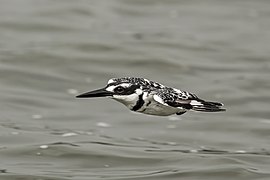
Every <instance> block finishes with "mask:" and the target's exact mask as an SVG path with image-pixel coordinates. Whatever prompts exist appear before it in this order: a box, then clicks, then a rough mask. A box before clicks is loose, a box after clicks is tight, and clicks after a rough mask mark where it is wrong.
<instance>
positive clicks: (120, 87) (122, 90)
mask: <svg viewBox="0 0 270 180" xmlns="http://www.w3.org/2000/svg"><path fill="white" fill-rule="evenodd" d="M114 91H115V92H117V93H122V92H124V91H125V88H123V87H122V86H118V87H116V88H115V89H114Z"/></svg>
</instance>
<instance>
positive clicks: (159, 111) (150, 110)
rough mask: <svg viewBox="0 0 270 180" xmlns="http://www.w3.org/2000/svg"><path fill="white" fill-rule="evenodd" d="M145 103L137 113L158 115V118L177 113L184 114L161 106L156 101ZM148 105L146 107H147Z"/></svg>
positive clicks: (180, 110)
mask: <svg viewBox="0 0 270 180" xmlns="http://www.w3.org/2000/svg"><path fill="white" fill-rule="evenodd" d="M148 103H149V101H148V102H146V103H145V105H144V106H143V107H141V108H140V109H139V110H138V111H137V112H140V113H144V114H151V115H158V116H168V115H172V114H175V113H177V112H184V111H185V110H183V109H179V108H175V107H171V106H166V105H163V104H160V103H158V102H156V101H151V103H149V104H148ZM147 104H148V106H147Z"/></svg>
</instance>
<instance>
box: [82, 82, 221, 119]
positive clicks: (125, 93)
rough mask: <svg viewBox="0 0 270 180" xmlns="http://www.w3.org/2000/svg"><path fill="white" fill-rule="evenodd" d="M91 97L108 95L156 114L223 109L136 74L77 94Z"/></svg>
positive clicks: (132, 106)
mask: <svg viewBox="0 0 270 180" xmlns="http://www.w3.org/2000/svg"><path fill="white" fill-rule="evenodd" d="M91 97H111V98H112V99H115V100H116V101H119V102H121V103H122V104H124V105H125V106H127V107H128V108H129V109H130V110H132V111H136V112H140V113H144V114H151V115H157V116H168V115H172V114H177V115H181V114H184V113H185V112H187V111H188V110H194V111H202V112H218V111H225V109H223V108H222V106H223V104H222V103H219V102H211V101H205V100H202V99H200V98H198V97H197V96H196V95H195V94H192V93H189V92H187V91H182V90H179V89H176V88H171V87H167V86H164V85H162V84H160V83H157V82H154V81H150V80H148V79H144V78H137V77H123V78H113V79H110V80H109V81H108V84H107V85H106V87H104V88H101V89H98V90H94V91H90V92H87V93H84V94H81V95H78V96H77V98H91Z"/></svg>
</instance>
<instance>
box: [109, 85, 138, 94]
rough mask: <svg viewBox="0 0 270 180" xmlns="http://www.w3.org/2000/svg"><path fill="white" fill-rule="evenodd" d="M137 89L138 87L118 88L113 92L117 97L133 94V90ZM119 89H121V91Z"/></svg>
mask: <svg viewBox="0 0 270 180" xmlns="http://www.w3.org/2000/svg"><path fill="white" fill-rule="evenodd" d="M139 87H140V86H139V85H131V86H130V87H122V86H118V87H116V88H115V89H114V91H115V93H116V94H119V95H130V94H133V93H134V92H135V90H136V89H138V88H139ZM121 88H123V90H122V89H121ZM120 90H121V91H120Z"/></svg>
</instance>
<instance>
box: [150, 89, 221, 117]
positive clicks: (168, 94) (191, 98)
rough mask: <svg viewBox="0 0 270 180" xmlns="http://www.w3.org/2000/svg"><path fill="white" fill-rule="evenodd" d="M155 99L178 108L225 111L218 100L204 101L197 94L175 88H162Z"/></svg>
mask: <svg viewBox="0 0 270 180" xmlns="http://www.w3.org/2000/svg"><path fill="white" fill-rule="evenodd" d="M153 98H154V100H155V101H157V102H159V103H161V104H163V105H165V106H172V107H176V108H181V109H186V110H190V109H192V110H195V111H203V112H217V111H225V109H222V108H221V106H223V104H221V103H218V102H210V101H204V100H202V99H200V98H198V97H197V96H196V95H195V94H192V93H189V92H186V91H181V90H178V89H175V88H167V89H163V90H160V91H159V92H157V94H155V95H154V96H153Z"/></svg>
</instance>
